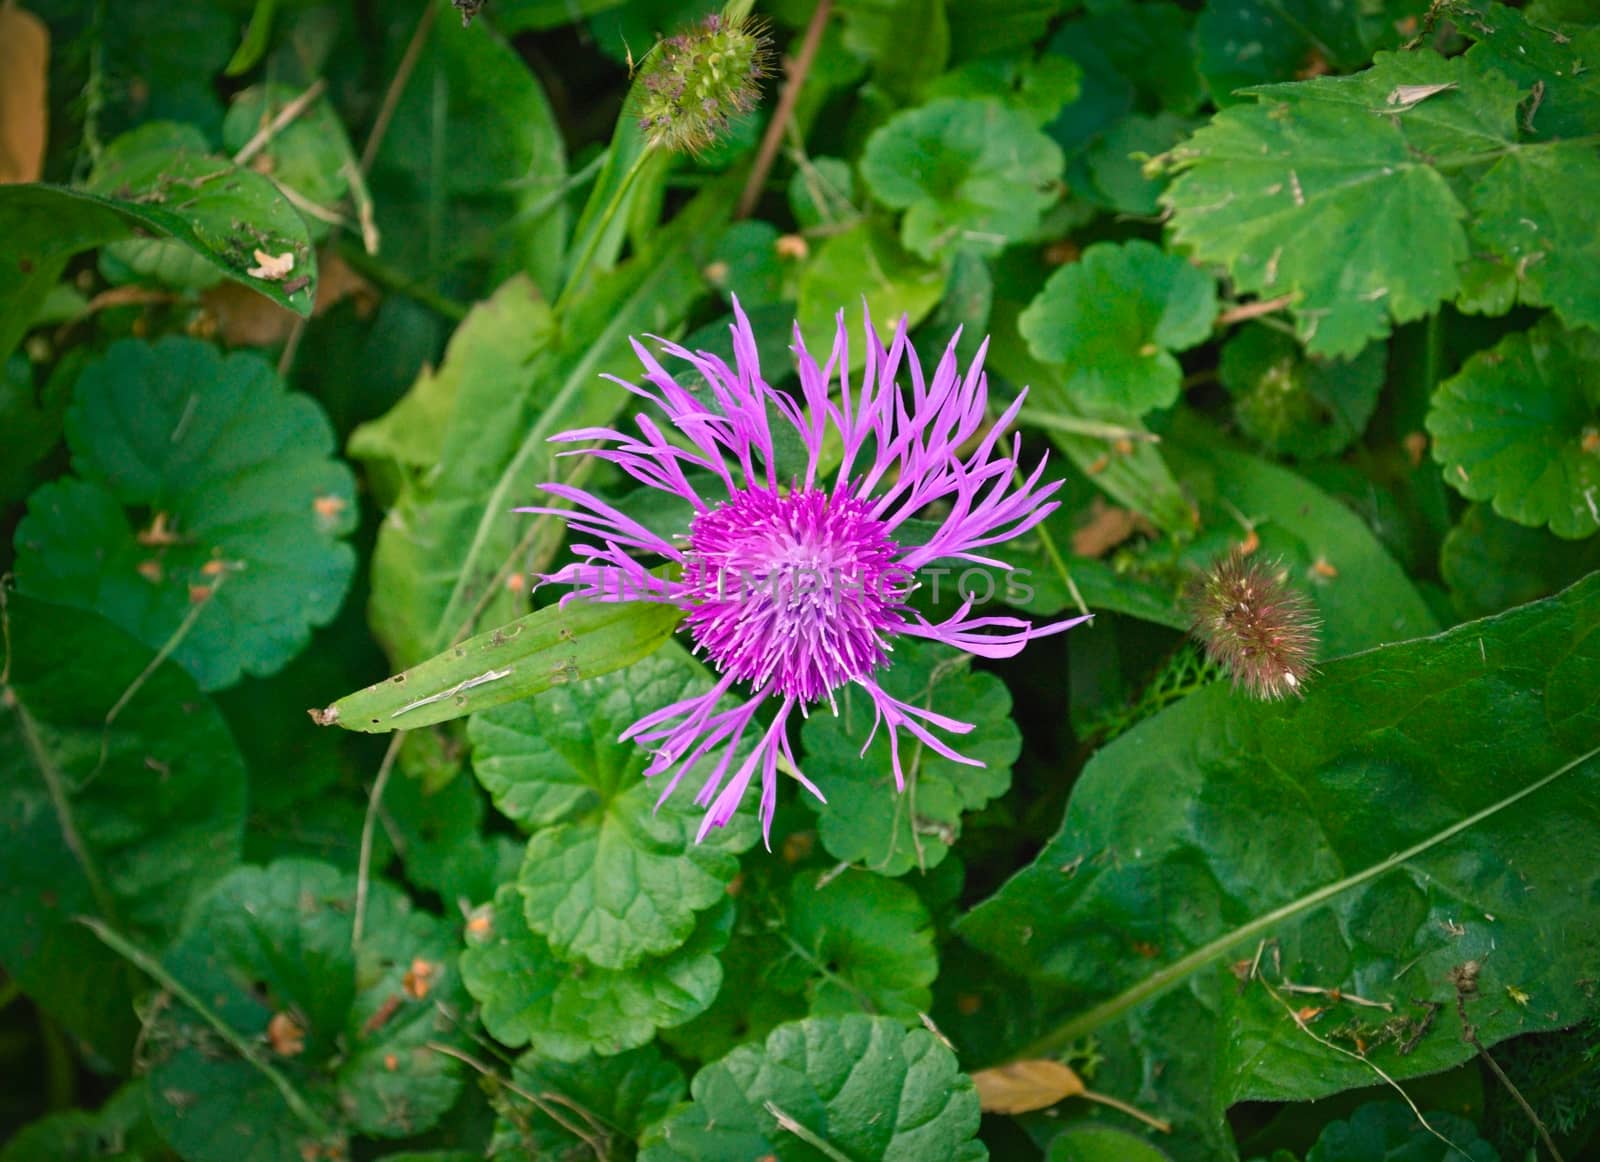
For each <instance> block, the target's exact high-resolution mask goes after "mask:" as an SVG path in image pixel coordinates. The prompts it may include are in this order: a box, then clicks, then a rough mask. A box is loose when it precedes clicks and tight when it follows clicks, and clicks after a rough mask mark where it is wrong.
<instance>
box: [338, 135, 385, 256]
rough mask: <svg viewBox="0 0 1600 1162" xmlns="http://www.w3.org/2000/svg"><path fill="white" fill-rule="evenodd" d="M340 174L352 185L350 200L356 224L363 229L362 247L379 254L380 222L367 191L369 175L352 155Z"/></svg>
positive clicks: (340, 170)
mask: <svg viewBox="0 0 1600 1162" xmlns="http://www.w3.org/2000/svg"><path fill="white" fill-rule="evenodd" d="M339 172H340V173H342V174H343V175H344V178H345V180H346V181H347V182H349V183H350V200H351V201H352V202H354V203H355V207H356V224H357V225H359V226H360V227H361V246H362V249H364V250H365V251H366V252H367V253H368V254H376V253H378V222H377V219H376V218H375V217H374V210H373V205H372V192H371V191H370V190H368V189H367V175H366V174H364V173H362V172H361V167H360V166H359V165H357V164H356V159H355V157H354V156H353V155H352V156H350V157H347V158H345V162H344V165H342V166H340V167H339Z"/></svg>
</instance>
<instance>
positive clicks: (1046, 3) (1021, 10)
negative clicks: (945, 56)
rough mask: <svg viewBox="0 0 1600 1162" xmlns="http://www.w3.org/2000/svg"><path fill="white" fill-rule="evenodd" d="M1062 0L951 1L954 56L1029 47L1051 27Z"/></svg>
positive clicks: (952, 50) (966, 56)
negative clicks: (973, 2)
mask: <svg viewBox="0 0 1600 1162" xmlns="http://www.w3.org/2000/svg"><path fill="white" fill-rule="evenodd" d="M1064 7H1066V5H1065V4H1063V3H1062V0H1002V2H1000V3H975V4H949V5H946V8H947V10H948V12H949V19H950V55H951V56H952V57H954V58H955V59H957V60H966V59H967V58H969V57H977V58H979V59H982V58H983V57H985V56H988V55H989V54H995V53H1005V52H1011V51H1013V50H1015V49H1019V48H1025V47H1027V46H1029V45H1031V44H1033V42H1034V41H1036V40H1038V39H1039V38H1040V37H1041V36H1043V35H1044V34H1045V32H1046V31H1048V30H1049V28H1050V24H1051V21H1053V20H1054V19H1055V16H1056V13H1058V12H1059V11H1060V10H1061V9H1062V8H1064Z"/></svg>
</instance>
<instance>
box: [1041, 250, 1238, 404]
mask: <svg viewBox="0 0 1600 1162" xmlns="http://www.w3.org/2000/svg"><path fill="white" fill-rule="evenodd" d="M1216 316H1217V291H1216V283H1215V282H1214V281H1213V280H1212V279H1211V278H1210V277H1209V276H1208V275H1206V274H1205V273H1203V272H1201V271H1199V270H1196V269H1195V268H1194V267H1193V266H1191V265H1189V263H1187V262H1185V261H1184V260H1183V259H1182V258H1179V257H1176V256H1174V255H1170V254H1165V253H1163V252H1162V250H1161V248H1160V247H1158V246H1155V245H1153V244H1152V243H1149V242H1145V241H1143V240H1142V239H1135V240H1134V241H1131V242H1125V243H1113V242H1099V243H1096V244H1095V245H1093V246H1091V247H1089V248H1088V249H1087V250H1085V251H1084V252H1083V257H1082V258H1081V259H1080V260H1079V261H1078V262H1075V263H1071V264H1069V265H1067V266H1063V267H1062V268H1061V269H1060V270H1058V271H1056V273H1055V274H1053V275H1051V276H1050V280H1049V281H1048V282H1046V283H1045V284H1044V289H1043V290H1042V291H1040V292H1039V294H1038V297H1036V298H1035V299H1034V300H1033V302H1032V303H1031V304H1029V306H1028V309H1027V310H1025V311H1023V312H1022V315H1021V316H1020V317H1019V318H1018V320H1017V325H1018V327H1019V329H1020V330H1021V331H1022V335H1023V337H1024V338H1025V339H1027V341H1028V349H1029V350H1030V351H1032V352H1033V356H1034V358H1035V359H1038V360H1040V361H1042V362H1044V363H1062V364H1065V365H1066V383H1065V388H1066V391H1067V394H1068V395H1069V396H1070V397H1071V398H1072V400H1073V402H1074V403H1076V404H1078V405H1079V406H1082V407H1086V408H1090V409H1095V408H1118V409H1123V410H1126V411H1128V412H1131V413H1133V414H1134V415H1143V414H1144V413H1145V412H1147V411H1150V410H1152V409H1154V408H1160V407H1167V406H1168V405H1170V404H1172V403H1173V402H1175V401H1176V400H1177V398H1178V392H1179V390H1180V387H1181V385H1182V382H1183V369H1182V368H1180V367H1179V366H1178V361H1177V360H1176V359H1174V358H1173V357H1172V352H1174V351H1182V350H1185V349H1187V348H1189V347H1193V346H1195V345H1196V344H1197V343H1202V342H1204V341H1205V340H1206V339H1207V338H1208V337H1209V336H1210V334H1211V327H1212V324H1213V322H1214V321H1215V319H1216Z"/></svg>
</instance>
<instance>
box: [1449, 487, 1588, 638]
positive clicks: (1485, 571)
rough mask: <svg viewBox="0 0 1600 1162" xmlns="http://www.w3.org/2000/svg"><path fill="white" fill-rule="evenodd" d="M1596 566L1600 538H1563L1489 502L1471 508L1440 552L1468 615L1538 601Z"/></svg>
mask: <svg viewBox="0 0 1600 1162" xmlns="http://www.w3.org/2000/svg"><path fill="white" fill-rule="evenodd" d="M1596 569H1600V537H1589V538H1586V539H1584V540H1582V541H1563V540H1561V539H1559V538H1558V537H1555V536H1553V535H1551V534H1550V533H1549V532H1548V531H1547V530H1545V529H1530V528H1528V527H1527V526H1525V525H1519V524H1517V523H1516V522H1514V521H1509V520H1506V519H1505V518H1504V517H1501V516H1496V515H1495V513H1494V510H1493V509H1491V508H1490V507H1489V506H1488V505H1487V504H1474V505H1471V506H1469V507H1468V508H1467V511H1466V512H1464V513H1462V514H1461V519H1460V520H1459V521H1457V522H1456V525H1455V527H1454V528H1452V529H1451V530H1450V531H1449V533H1448V534H1446V536H1445V538H1444V545H1443V547H1442V548H1441V549H1440V551H1439V574H1440V576H1442V577H1443V578H1444V582H1445V584H1446V585H1448V586H1449V587H1450V596H1451V597H1452V598H1453V599H1454V601H1455V606H1456V608H1457V609H1458V610H1460V612H1461V614H1462V616H1463V617H1483V616H1485V615H1486V614H1490V613H1499V612H1500V611H1501V610H1504V609H1510V608H1511V607H1512V606H1513V605H1523V604H1525V603H1527V602H1529V601H1537V600H1538V599H1539V598H1541V597H1548V596H1550V595H1551V594H1552V593H1555V592H1557V591H1559V590H1561V589H1565V588H1566V587H1567V586H1568V585H1571V584H1572V583H1573V582H1574V581H1577V580H1578V579H1579V578H1580V577H1582V576H1584V575H1585V574H1587V573H1592V572H1594V571H1595V570H1596Z"/></svg>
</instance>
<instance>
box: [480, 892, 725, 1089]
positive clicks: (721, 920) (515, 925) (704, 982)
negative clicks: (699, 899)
mask: <svg viewBox="0 0 1600 1162" xmlns="http://www.w3.org/2000/svg"><path fill="white" fill-rule="evenodd" d="M732 926H733V904H732V902H731V901H729V900H726V899H724V901H723V902H722V903H721V905H720V906H718V907H715V908H711V909H709V910H707V911H705V912H702V913H701V914H700V916H699V918H698V920H697V921H696V924H695V929H694V931H693V932H692V933H691V934H690V936H689V939H688V940H687V941H686V942H685V943H684V944H682V945H681V946H679V947H678V948H676V949H675V950H673V951H672V952H671V953H669V954H667V955H666V956H660V957H650V958H648V959H645V960H642V961H640V962H638V963H637V964H635V965H634V966H633V967H632V968H629V969H623V970H618V969H606V968H598V967H596V966H594V965H592V964H586V963H582V962H577V963H574V962H569V961H565V960H562V959H561V958H560V957H559V956H557V955H556V954H555V953H554V951H552V949H551V948H550V945H549V943H548V942H547V941H546V940H545V939H544V938H543V937H541V936H539V935H538V934H537V933H535V932H533V931H532V930H531V929H530V928H529V927H528V922H527V920H526V919H525V918H524V915H523V906H522V896H521V894H520V893H519V892H518V891H517V886H516V885H515V884H502V885H501V887H500V890H499V891H498V892H497V893H496V894H495V899H494V903H493V904H492V905H487V906H485V907H483V908H480V909H479V910H478V911H477V912H475V913H474V914H473V917H472V919H471V921H469V923H468V924H467V948H466V951H464V952H463V953H462V954H461V974H462V976H463V978H464V979H465V980H466V982H467V989H468V991H469V992H471V994H472V996H473V997H474V998H475V999H476V1000H477V1002H478V1004H479V1005H480V1006H482V1014H483V1023H484V1027H485V1028H487V1029H488V1030H489V1032H490V1034H491V1035H492V1036H494V1038H495V1039H496V1040H498V1041H502V1042H504V1043H505V1044H507V1045H511V1046H522V1045H531V1046H532V1047H533V1050H534V1051H535V1052H536V1053H538V1054H540V1055H541V1056H542V1057H548V1058H553V1059H555V1060H559V1061H577V1060H579V1059H580V1058H582V1057H584V1056H585V1055H586V1054H589V1053H594V1054H598V1055H600V1056H602V1057H604V1056H609V1055H611V1054H615V1053H621V1052H623V1051H624V1050H628V1049H637V1048H638V1047H639V1046H641V1045H643V1044H645V1043H646V1042H648V1041H649V1040H650V1039H651V1038H653V1037H654V1036H655V1035H656V1031H657V1030H658V1029H664V1028H670V1027H671V1026H673V1025H679V1024H682V1023H683V1022H685V1021H687V1020H690V1019H691V1018H693V1017H696V1016H698V1015H699V1014H701V1013H703V1012H705V1010H706V1008H707V1006H709V1005H710V1004H711V1000H712V998H713V997H714V996H716V994H717V989H719V988H720V987H721V986H722V966H721V965H720V964H719V963H718V962H717V953H718V952H719V951H721V950H722V948H723V946H724V945H726V944H727V942H728V934H729V932H730V931H731V929H732Z"/></svg>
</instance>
